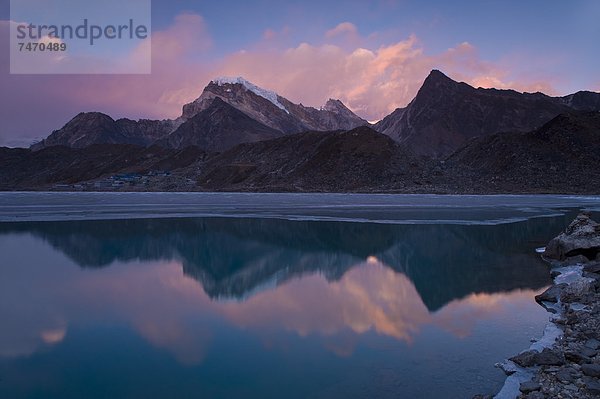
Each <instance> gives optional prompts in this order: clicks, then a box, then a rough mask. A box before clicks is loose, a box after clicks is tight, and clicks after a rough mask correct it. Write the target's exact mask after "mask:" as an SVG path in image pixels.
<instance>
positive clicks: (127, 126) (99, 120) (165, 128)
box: [31, 112, 178, 151]
mask: <svg viewBox="0 0 600 399" xmlns="http://www.w3.org/2000/svg"><path fill="white" fill-rule="evenodd" d="M177 124H178V122H176V121H171V120H149V119H141V120H139V121H133V120H131V119H118V120H116V121H115V120H114V119H113V118H111V117H110V116H108V115H106V114H103V113H101V112H81V113H80V114H78V115H77V116H75V117H74V118H73V119H71V120H70V121H69V122H67V124H66V125H65V126H63V127H62V128H61V129H58V130H55V131H53V132H52V133H51V134H50V135H49V136H48V137H47V138H46V139H44V140H42V141H40V142H39V143H36V144H34V145H32V146H31V149H32V150H34V151H37V150H41V149H42V148H47V147H52V146H56V145H61V146H67V147H72V148H85V147H88V146H91V145H94V144H134V145H140V146H149V145H151V144H152V143H153V142H155V141H156V140H158V139H160V138H162V137H164V136H165V135H167V134H168V133H169V132H171V131H172V130H173V129H174V128H175V127H176V126H177Z"/></svg>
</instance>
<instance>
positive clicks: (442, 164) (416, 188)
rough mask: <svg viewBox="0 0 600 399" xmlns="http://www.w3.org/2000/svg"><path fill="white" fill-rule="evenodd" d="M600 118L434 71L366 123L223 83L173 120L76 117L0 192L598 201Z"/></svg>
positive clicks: (337, 107) (332, 104) (573, 101)
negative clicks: (578, 197) (123, 180)
mask: <svg viewBox="0 0 600 399" xmlns="http://www.w3.org/2000/svg"><path fill="white" fill-rule="evenodd" d="M598 111H600V93H594V92H587V91H582V92H578V93H575V94H571V95H568V96H564V97H551V96H547V95H545V94H542V93H518V92H516V91H513V90H497V89H482V88H477V89H476V88H474V87H471V86H469V85H467V84H466V83H459V82H455V81H453V80H452V79H450V78H448V77H447V76H446V75H444V74H443V73H442V72H440V71H437V70H433V71H431V73H430V74H429V76H428V77H427V78H426V79H425V81H424V83H423V85H422V87H421V89H420V90H419V91H418V93H417V95H416V96H415V98H414V99H413V100H412V101H411V102H410V103H409V104H408V105H407V106H406V107H405V108H399V109H396V110H395V111H394V112H392V113H391V114H390V115H388V116H386V117H385V118H384V119H382V120H381V121H380V122H378V123H376V124H374V125H371V124H369V123H368V122H367V121H365V120H363V119H361V118H360V117H358V116H357V115H355V114H354V113H352V111H350V110H349V109H348V108H347V107H346V106H344V104H343V103H342V102H341V101H339V100H333V99H330V100H328V101H327V103H326V104H325V105H324V106H323V107H321V108H319V109H317V108H312V107H306V106H304V105H302V104H294V103H292V102H291V101H289V100H287V99H286V98H284V97H282V96H280V95H278V94H276V93H274V92H272V91H269V90H265V89H263V88H260V87H258V86H256V85H254V84H252V83H250V82H248V81H247V80H244V79H243V78H219V79H215V80H213V81H211V82H210V83H209V84H208V85H207V86H206V87H205V89H204V90H203V92H202V94H201V95H200V97H198V98H197V99H196V100H194V101H193V102H191V103H189V104H185V105H184V106H183V110H182V114H181V116H180V117H178V118H176V119H173V120H160V121H159V120H139V121H133V120H130V119H118V120H114V119H112V118H111V117H110V116H108V115H105V114H102V113H98V112H89V113H81V114H79V115H77V116H76V117H75V118H73V119H72V120H71V121H69V122H68V123H67V124H66V125H65V126H64V127H63V128H61V129H59V130H56V131H54V132H52V133H51V134H50V135H49V136H48V137H47V138H46V139H45V140H43V141H42V142H40V143H37V144H35V145H33V146H32V147H31V148H30V149H8V148H0V189H2V190H13V189H49V188H51V187H52V186H54V185H57V184H60V185H62V184H76V183H82V182H83V183H89V184H90V185H88V186H84V189H85V188H86V187H88V188H89V187H92V186H91V184H92V183H94V182H96V181H97V180H98V179H107V178H108V177H110V176H112V175H114V174H123V173H127V174H137V175H141V174H144V175H145V174H148V173H151V172H152V171H157V170H163V171H164V170H167V171H169V172H173V173H172V174H171V176H170V177H169V178H165V179H150V181H148V179H145V180H144V185H143V186H140V185H135V184H129V185H127V188H119V187H121V185H119V184H117V185H116V187H118V189H128V190H183V191H190V190H192V191H194V190H200V191H204V190H215V191H218V190H226V191H341V192H343V191H365V192H373V191H377V192H380V191H383V192H440V193H496V192H577V193H597V192H598V191H599V189H597V187H600V177H599V176H600V173H598V172H600V170H599V169H600V168H599V166H598V165H600V162H599V161H600V159H599V155H598V154H599V149H600V139H599V138H600V117H599V115H600V114H599V112H598ZM97 186H98V185H97V184H96V185H94V186H93V187H94V188H95V189H97V188H98V187H97Z"/></svg>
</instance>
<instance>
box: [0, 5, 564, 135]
mask: <svg viewBox="0 0 600 399" xmlns="http://www.w3.org/2000/svg"><path fill="white" fill-rule="evenodd" d="M5 29H8V25H7V21H0V31H1V32H0V33H2V34H1V35H0V50H1V49H6V48H7V46H8V40H7V38H8V34H5V33H7V32H5ZM288 33H289V28H287V27H284V28H283V29H282V30H280V31H275V30H272V29H267V30H266V31H265V33H264V35H263V39H261V41H259V42H258V43H256V45H255V46H251V47H249V48H247V49H245V50H243V51H238V52H236V53H233V54H230V55H227V56H225V57H223V58H221V59H209V57H208V56H205V57H203V55H207V54H208V51H209V50H210V49H211V47H212V46H213V39H212V38H211V36H210V34H209V32H208V29H207V26H206V23H205V21H204V19H203V18H202V17H201V16H200V15H197V14H181V15H179V16H177V17H176V18H175V19H174V21H173V24H172V25H171V26H170V27H168V28H167V29H164V30H161V31H155V32H153V35H152V50H153V51H152V74H151V75H149V76H144V75H91V76H74V75H71V76H52V75H46V76H44V75H37V76H33V75H31V76H15V75H9V74H8V60H7V59H6V58H3V59H1V60H0V83H1V84H2V87H3V89H4V90H5V92H7V93H11V96H2V98H0V118H1V119H2V120H3V124H4V127H3V129H2V130H1V131H0V145H5V143H7V142H9V141H10V140H14V139H17V140H21V141H27V140H31V139H32V138H34V137H38V138H41V137H44V136H46V135H48V134H49V133H50V131H51V130H52V129H56V128H59V127H61V126H62V125H63V124H64V123H66V122H67V121H68V120H69V119H70V118H71V117H73V116H74V115H75V114H77V113H78V112H80V111H101V112H105V113H108V114H110V115H111V116H113V117H115V118H119V117H130V118H158V119H162V118H174V117H177V116H179V115H180V113H181V107H182V105H183V104H184V103H186V102H189V101H192V100H193V99H195V98H197V97H198V96H199V95H200V93H201V91H202V89H203V87H204V86H205V85H206V84H207V83H208V82H209V81H210V79H211V78H214V77H215V76H220V75H234V76H238V75H242V76H244V77H246V78H247V79H249V80H251V81H253V82H254V83H256V84H258V85H261V86H264V87H265V88H269V89H273V90H276V91H277V92H278V93H279V94H281V95H283V96H285V97H287V98H289V99H290V100H292V101H295V102H301V103H303V104H305V105H312V106H320V105H322V104H323V103H324V102H325V101H326V100H327V99H328V98H330V97H331V98H339V99H341V100H342V101H343V102H344V103H345V104H346V105H347V106H348V107H349V108H351V109H352V110H353V111H355V112H356V113H358V114H359V115H360V116H362V117H364V118H366V119H368V120H377V119H380V118H382V117H384V116H385V115H387V114H388V113H390V112H391V111H393V110H394V109H395V108H397V107H402V106H405V105H406V104H407V103H408V102H409V101H410V100H411V99H412V98H413V97H414V95H415V94H416V92H417V91H418V89H419V87H420V85H421V84H422V82H423V80H424V78H425V77H426V76H427V74H428V73H429V71H430V70H431V69H433V68H437V69H441V70H442V71H444V72H445V73H447V74H448V75H449V76H450V77H452V78H454V79H457V80H461V81H465V82H467V83H470V84H473V85H475V86H482V87H499V88H515V89H517V90H526V91H537V90H540V91H543V92H547V93H554V92H555V90H554V89H553V84H552V81H551V80H550V79H539V78H537V77H536V78H531V77H527V76H525V77H522V78H513V77H512V76H513V71H512V68H511V67H510V65H512V64H510V65H498V64H495V63H491V62H487V61H485V60H482V58H481V57H480V55H479V54H478V51H477V49H476V48H475V47H474V46H472V45H471V44H469V43H466V42H465V43H460V44H458V45H457V46H455V47H453V48H450V49H448V50H446V51H443V52H441V53H438V54H428V53H427V52H426V49H425V47H424V45H423V44H422V43H421V42H420V41H419V40H418V38H417V37H416V36H414V35H413V36H410V37H408V38H405V39H403V40H399V41H396V42H391V43H389V44H385V45H373V44H372V43H373V40H372V39H371V38H373V37H376V35H374V34H371V35H369V37H367V38H361V37H360V35H359V34H358V31H357V29H356V26H355V25H353V24H352V23H350V22H342V23H340V24H339V25H337V26H336V27H334V28H333V29H331V30H329V31H327V32H325V33H324V37H325V40H326V41H325V42H324V43H318V44H315V43H300V44H297V45H294V46H290V45H289V44H288V43H287V42H288V41H289V35H288ZM367 43H371V44H367ZM149 50H150V49H148V48H139V49H137V52H138V53H140V54H141V53H143V52H145V51H149ZM136 55H139V54H136V52H134V53H133V54H132V55H131V62H135V60H136ZM50 99H52V100H51V101H50ZM33 110H35V112H36V118H31V117H30V115H31V112H32V111H33Z"/></svg>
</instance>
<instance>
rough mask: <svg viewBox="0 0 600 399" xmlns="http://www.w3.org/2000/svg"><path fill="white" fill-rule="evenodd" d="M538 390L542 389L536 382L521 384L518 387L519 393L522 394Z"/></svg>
mask: <svg viewBox="0 0 600 399" xmlns="http://www.w3.org/2000/svg"><path fill="white" fill-rule="evenodd" d="M540 389H542V386H541V385H540V384H539V383H538V382H534V381H527V382H522V383H521V385H520V386H519V391H521V392H523V393H529V392H533V391H539V390H540Z"/></svg>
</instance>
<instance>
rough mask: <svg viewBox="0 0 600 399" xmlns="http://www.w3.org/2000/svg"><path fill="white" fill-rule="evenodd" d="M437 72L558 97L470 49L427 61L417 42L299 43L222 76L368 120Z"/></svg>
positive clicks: (246, 60) (229, 63)
mask: <svg viewBox="0 0 600 399" xmlns="http://www.w3.org/2000/svg"><path fill="white" fill-rule="evenodd" d="M338 27H339V25H338ZM336 29H337V28H336ZM347 29H348V28H345V29H342V30H347ZM330 32H331V31H330ZM434 68H437V69H441V70H443V71H445V72H446V73H447V74H448V75H450V76H451V77H453V78H455V79H457V80H460V81H465V82H467V83H469V84H473V85H475V86H483V87H492V86H493V87H499V88H509V87H511V88H515V89H518V90H528V91H531V90H533V91H536V90H543V91H545V92H551V93H552V92H553V91H554V90H553V89H552V86H551V84H550V83H548V82H544V81H515V80H509V79H508V76H509V72H510V71H509V70H506V69H503V68H500V67H498V66H496V65H494V64H492V63H489V62H486V61H483V60H481V58H480V57H479V54H478V52H477V50H476V49H475V48H474V47H473V46H472V45H470V44H469V43H461V44H459V45H457V46H456V47H453V48H450V49H448V50H446V51H444V52H443V53H440V54H435V55H427V54H426V53H425V51H424V49H423V47H422V45H421V44H420V43H419V41H418V39H417V37H416V36H410V37H409V38H407V39H405V40H401V41H399V42H396V43H393V44H390V45H385V46H380V47H379V48H377V49H374V50H373V49H368V48H363V47H358V48H353V49H347V48H345V47H341V46H338V45H334V44H328V43H326V44H321V45H312V44H309V43H301V44H300V45H298V46H296V47H291V48H287V49H284V50H280V51H244V52H239V53H236V54H232V55H230V56H229V57H227V58H225V59H224V60H223V62H222V63H221V65H219V66H218V70H219V72H221V74H226V75H243V76H245V77H247V78H248V79H250V80H252V81H254V82H255V83H257V84H259V85H263V86H266V87H268V88H270V89H273V90H276V91H277V92H279V93H280V94H281V95H283V96H286V97H288V98H289V99H290V100H292V101H296V102H302V103H303V104H305V105H312V106H319V105H321V104H323V103H324V102H325V101H326V100H327V99H328V98H330V97H332V98H339V99H341V100H342V101H343V102H344V103H345V104H346V105H348V106H349V107H350V108H351V109H352V110H353V111H355V112H357V113H358V114H359V115H361V116H362V117H365V118H367V119H369V120H377V119H380V118H382V117H384V116H385V115H387V114H389V113H390V112H392V111H393V110H394V109H395V108H397V107H403V106H405V105H406V104H408V102H409V101H410V100H411V99H412V98H413V97H414V96H415V94H416V92H417V91H418V89H419V87H420V86H421V84H422V83H423V80H424V78H425V77H426V76H427V74H428V73H429V71H430V70H431V69H434Z"/></svg>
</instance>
